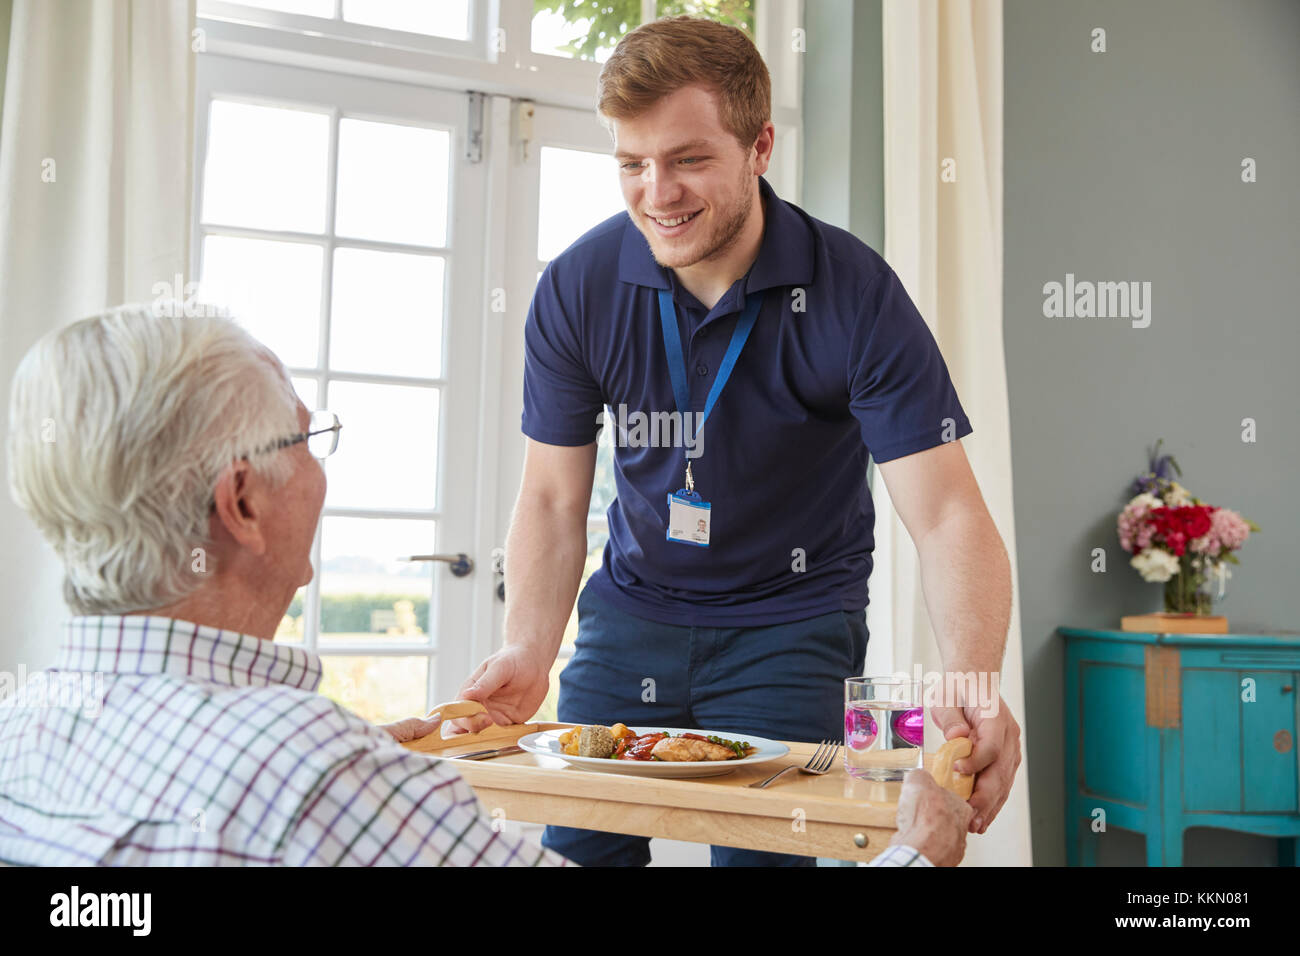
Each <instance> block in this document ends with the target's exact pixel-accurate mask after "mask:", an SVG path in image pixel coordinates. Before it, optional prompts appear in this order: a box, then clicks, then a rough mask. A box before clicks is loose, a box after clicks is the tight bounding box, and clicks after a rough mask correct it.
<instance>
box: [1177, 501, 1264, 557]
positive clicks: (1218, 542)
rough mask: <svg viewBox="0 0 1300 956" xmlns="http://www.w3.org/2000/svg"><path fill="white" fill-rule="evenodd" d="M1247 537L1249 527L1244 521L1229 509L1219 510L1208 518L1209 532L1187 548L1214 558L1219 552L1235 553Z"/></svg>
mask: <svg viewBox="0 0 1300 956" xmlns="http://www.w3.org/2000/svg"><path fill="white" fill-rule="evenodd" d="M1249 536H1250V525H1248V524H1246V519H1244V518H1243V517H1242V516H1241V515H1239V514H1237V512H1235V511H1232V510H1231V509H1229V508H1219V509H1217V510H1216V511H1215V512H1214V514H1212V515H1211V516H1210V530H1209V531H1207V532H1206V533H1205V534H1203V535H1201V536H1200V537H1199V538H1196V539H1194V540H1193V541H1192V542H1191V544H1190V545H1189V547H1190V548H1191V550H1193V551H1195V552H1197V553H1198V554H1208V555H1209V556H1210V557H1212V558H1214V557H1218V556H1219V553H1220V552H1221V551H1236V550H1237V549H1238V548H1240V547H1241V546H1242V545H1243V544H1245V542H1246V538H1248V537H1249Z"/></svg>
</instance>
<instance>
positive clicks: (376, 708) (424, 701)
mask: <svg viewBox="0 0 1300 956" xmlns="http://www.w3.org/2000/svg"><path fill="white" fill-rule="evenodd" d="M322 640H324V636H323V635H322ZM320 663H321V670H322V671H323V673H322V674H321V681H320V693H321V694H323V695H325V696H326V697H328V698H329V699H330V700H332V701H334V702H335V703H337V704H340V705H341V706H343V707H346V708H347V709H348V710H350V711H352V712H353V713H354V714H357V715H359V716H361V717H364V718H365V719H366V720H368V721H370V722H371V723H372V724H391V723H393V722H394V721H398V720H404V719H405V718H407V717H423V716H424V715H425V714H427V713H428V712H429V707H430V706H432V704H433V702H432V701H430V700H429V694H428V687H429V685H428V680H429V666H430V659H429V658H428V657H427V656H422V657H389V656H387V655H384V656H382V657H380V656H373V657H360V656H358V657H353V656H352V655H346V656H344V655H334V654H329V655H322V656H321V659H320Z"/></svg>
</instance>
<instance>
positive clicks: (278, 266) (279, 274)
mask: <svg viewBox="0 0 1300 956" xmlns="http://www.w3.org/2000/svg"><path fill="white" fill-rule="evenodd" d="M323 258H324V250H323V249H322V248H321V247H320V246H315V245H312V244H310V243H306V242H272V241H269V240H265V239H236V238H232V237H229V236H208V237H206V238H205V239H204V240H203V276H202V278H201V279H200V282H199V286H200V294H201V295H202V298H203V300H204V301H205V302H212V303H213V304H215V305H220V306H224V307H226V308H228V309H229V310H230V312H231V315H232V316H233V317H234V318H235V319H237V320H238V321H239V323H240V324H241V325H243V326H244V328H246V329H248V331H249V332H250V333H252V335H253V337H254V338H256V339H257V340H258V341H260V342H262V343H263V344H264V345H266V346H267V347H268V348H270V349H271V351H273V352H274V353H275V354H276V355H278V356H280V361H282V362H284V363H285V364H286V365H289V366H296V367H308V368H310V367H312V366H315V365H316V361H317V356H318V342H319V341H320V285H321V263H322V260H323Z"/></svg>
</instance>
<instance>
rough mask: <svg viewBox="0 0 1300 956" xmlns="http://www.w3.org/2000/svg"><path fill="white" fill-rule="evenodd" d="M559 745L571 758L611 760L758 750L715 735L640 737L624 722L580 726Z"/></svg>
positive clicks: (721, 756) (733, 756)
mask: <svg viewBox="0 0 1300 956" xmlns="http://www.w3.org/2000/svg"><path fill="white" fill-rule="evenodd" d="M559 742H560V749H561V751H562V752H563V753H566V754H568V755H569V756H571V757H596V758H609V759H612V760H670V761H702V760H737V759H741V758H744V757H748V756H749V755H750V754H752V753H754V752H755V751H756V750H757V749H758V748H756V747H751V746H750V745H749V741H747V740H745V741H740V740H727V739H726V738H724V737H716V736H714V735H712V734H710V735H708V736H703V735H701V734H692V733H683V734H678V735H677V736H673V735H672V734H670V733H668V732H667V731H663V730H661V731H655V732H653V733H648V734H639V735H638V734H635V733H633V732H632V731H631V730H630V729H629V728H628V726H627V725H626V724H622V723H618V724H615V725H614V726H612V727H602V726H601V725H599V724H592V725H580V726H577V727H574V728H573V729H572V730H566V731H565V732H564V733H562V734H560V736H559Z"/></svg>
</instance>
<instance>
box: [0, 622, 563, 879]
mask: <svg viewBox="0 0 1300 956" xmlns="http://www.w3.org/2000/svg"><path fill="white" fill-rule="evenodd" d="M320 678H321V664H320V658H319V657H317V656H316V655H315V654H313V653H311V652H310V651H307V650H305V649H303V648H301V647H294V646H292V645H287V644H276V643H273V642H271V641H264V640H259V639H258V638H255V637H249V636H247V635H242V634H237V633H234V632H231V631H221V630H218V629H216V628H212V627H204V626H200V625H197V624H192V623H188V622H185V621H176V620H171V619H168V618H160V617H144V616H127V617H80V618H73V619H72V620H71V621H70V622H69V623H68V625H67V629H66V633H65V637H64V641H63V644H62V646H61V647H60V649H59V655H58V659H57V661H56V664H55V666H54V668H53V669H51V670H49V671H42V672H40V673H39V674H36V675H33V679H32V680H29V681H27V682H26V684H25V685H24V686H23V687H21V688H19V689H18V691H17V692H16V693H15V694H13V695H12V696H10V697H8V698H7V699H5V700H4V701H3V702H0V860H3V861H5V862H8V863H20V864H40V865H85V864H108V865H128V866H140V865H189V866H192V865H200V866H214V865H241V864H252V865H257V864H287V865H339V864H343V865H370V864H389V865H393V864H398V865H404V864H416V865H435V866H442V865H447V866H539V865H541V866H556V865H561V866H562V865H564V864H565V863H567V862H568V861H567V860H565V859H564V858H563V857H561V856H559V855H558V854H555V853H553V852H551V851H549V850H545V849H543V848H542V847H540V846H538V845H537V844H536V843H532V842H529V841H527V840H525V839H520V838H509V837H507V836H506V835H505V834H503V833H501V832H499V824H498V825H497V827H496V828H494V826H493V823H494V822H495V821H493V820H491V818H489V817H488V816H487V815H486V814H484V813H482V812H481V810H480V807H479V804H478V801H477V799H476V798H475V796H474V791H473V790H471V789H470V787H469V785H468V784H467V783H466V782H465V780H464V779H463V778H462V777H461V776H460V775H459V774H458V773H457V772H456V770H455V768H454V767H453V766H452V765H450V764H449V763H447V762H446V761H443V760H436V759H431V758H429V757H425V756H421V755H419V754H416V753H413V752H411V751H409V750H406V749H405V748H404V747H402V746H400V745H399V744H397V743H396V742H395V741H394V740H393V739H392V737H391V736H389V734H388V733H387V732H386V731H384V730H382V729H381V728H379V727H376V726H374V725H372V724H370V723H367V722H366V721H364V720H362V719H361V718H360V717H358V716H357V715H356V714H353V713H352V712H351V711H348V710H346V709H344V708H343V707H340V706H339V705H338V704H336V703H334V702H333V701H331V700H329V699H328V698H326V697H322V696H321V695H319V694H317V693H316V687H317V685H318V684H319V683H320Z"/></svg>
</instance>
